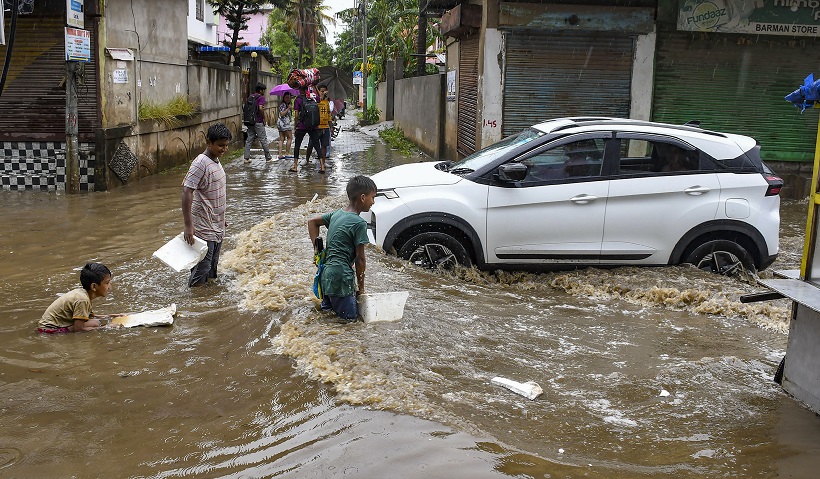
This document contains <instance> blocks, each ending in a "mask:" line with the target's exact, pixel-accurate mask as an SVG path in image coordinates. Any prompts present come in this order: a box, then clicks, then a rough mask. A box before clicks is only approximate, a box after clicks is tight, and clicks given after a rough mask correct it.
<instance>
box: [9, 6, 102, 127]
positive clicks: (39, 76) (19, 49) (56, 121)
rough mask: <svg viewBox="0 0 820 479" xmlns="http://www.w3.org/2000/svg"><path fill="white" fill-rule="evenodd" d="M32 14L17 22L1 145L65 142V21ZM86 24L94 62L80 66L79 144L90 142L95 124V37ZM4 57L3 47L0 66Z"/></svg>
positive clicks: (96, 116)
mask: <svg viewBox="0 0 820 479" xmlns="http://www.w3.org/2000/svg"><path fill="white" fill-rule="evenodd" d="M37 12H38V10H35V15H26V16H21V17H19V19H18V21H17V32H16V36H15V40H14V50H13V51H12V57H11V65H10V69H9V76H8V78H7V79H6V85H5V88H4V90H3V95H2V97H0V141H57V142H64V141H65V137H66V135H65V101H66V92H65V85H64V84H62V82H63V80H64V78H65V70H66V68H65V29H64V28H65V17H64V16H63V17H53V16H37V15H36V14H37ZM90 23H91V22H88V23H87V24H86V29H87V30H90V31H91V56H92V60H93V61H92V62H90V63H87V64H86V65H85V75H84V76H85V78H84V79H85V82H84V85H78V87H77V96H78V128H79V140H80V141H81V142H93V141H94V135H95V132H96V129H97V127H98V125H99V121H98V118H99V113H98V101H97V96H98V95H97V73H96V70H97V62H96V56H97V51H96V38H97V35H96V28H95V26H93V25H91V24H90ZM6 31H7V32H8V31H9V30H8V29H7V30H6ZM5 53H6V50H5V48H4V49H3V50H2V55H0V62H2V61H4V60H5ZM0 64H2V63H0Z"/></svg>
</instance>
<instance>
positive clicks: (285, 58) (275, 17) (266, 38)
mask: <svg viewBox="0 0 820 479" xmlns="http://www.w3.org/2000/svg"><path fill="white" fill-rule="evenodd" d="M259 43H261V44H262V45H264V46H266V47H268V48H270V52H271V54H272V55H274V56H278V57H279V64H278V66H277V67H276V69H277V73H279V74H280V75H281V76H282V79H283V80H284V79H286V78H287V77H288V74H289V73H290V71H291V70H293V69H294V68H296V65H297V61H298V60H297V59H298V57H299V45H298V44H297V41H296V37H294V36H293V34H291V33H290V31H289V30H288V26H287V12H285V10H281V9H274V10H272V11H271V12H270V15H269V16H268V28H267V30H266V31H265V33H264V34H263V35H262V38H261V39H260V40H259Z"/></svg>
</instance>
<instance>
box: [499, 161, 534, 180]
mask: <svg viewBox="0 0 820 479" xmlns="http://www.w3.org/2000/svg"><path fill="white" fill-rule="evenodd" d="M527 169H528V167H527V165H524V164H521V163H505V164H503V165H501V166H499V167H498V179H499V180H501V181H503V182H505V183H512V182H516V181H522V180H523V179H524V178H526V176H527Z"/></svg>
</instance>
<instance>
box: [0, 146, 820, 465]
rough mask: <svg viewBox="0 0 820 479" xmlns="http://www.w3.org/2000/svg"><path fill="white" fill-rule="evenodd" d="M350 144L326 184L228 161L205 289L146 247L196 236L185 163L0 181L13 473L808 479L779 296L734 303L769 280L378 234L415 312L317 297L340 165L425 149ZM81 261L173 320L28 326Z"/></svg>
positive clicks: (5, 426)
mask: <svg viewBox="0 0 820 479" xmlns="http://www.w3.org/2000/svg"><path fill="white" fill-rule="evenodd" d="M342 135H343V136H342V137H341V138H340V141H339V142H338V143H337V147H336V148H337V150H336V152H335V153H334V155H333V166H332V168H330V169H329V171H328V174H327V175H326V176H322V175H319V174H316V173H314V172H313V169H312V168H305V169H304V170H303V171H302V172H301V173H299V174H298V175H293V174H290V173H287V171H286V170H287V165H285V164H282V163H279V162H271V163H269V164H264V162H263V161H261V155H260V156H259V157H257V158H256V159H255V160H254V162H253V163H252V164H251V165H250V166H246V165H243V164H242V161H241V159H240V160H231V161H228V162H226V165H225V169H226V172H227V174H228V183H229V192H228V195H229V203H228V208H229V210H228V220H229V222H230V227H229V235H230V236H229V238H228V239H227V240H226V242H225V245H224V247H223V251H224V254H223V259H222V261H221V265H220V266H221V277H220V278H219V280H218V282H217V284H215V285H212V286H209V287H207V288H201V289H197V290H189V289H188V288H187V287H186V278H187V275H186V274H185V273H175V272H173V271H172V270H171V269H170V268H168V267H167V266H165V265H164V264H162V263H161V262H160V261H158V260H156V259H154V258H152V257H151V254H152V253H153V251H154V250H156V249H157V248H158V247H159V246H161V245H162V244H164V242H165V241H167V240H169V239H170V238H172V237H173V236H175V235H177V234H178V233H179V232H180V231H181V229H182V221H181V214H180V212H179V205H180V183H181V181H182V177H183V176H184V173H185V169H183V168H180V169H176V170H173V171H169V172H166V173H164V174H161V175H157V176H154V177H151V178H147V179H144V180H142V181H139V182H137V183H134V184H131V185H128V186H125V187H123V188H119V189H116V190H113V191H110V192H98V193H89V194H81V195H73V196H69V195H63V194H55V193H32V192H0V197H1V198H2V201H3V204H4V206H5V207H4V208H3V210H2V212H0V222H2V224H3V225H4V227H3V228H2V232H0V286H2V288H3V291H4V293H5V294H4V295H3V299H0V314H2V316H0V322H1V323H0V324H2V325H3V329H4V330H5V334H4V335H3V337H2V340H0V341H2V346H3V347H2V350H1V351H0V417H2V427H0V477H2V478H35V477H36V478H68V477H77V478H87V477H105V478H112V477H123V478H126V477H127V478H177V477H179V478H202V477H233V478H251V477H299V478H328V477H367V478H371V477H396V478H438V477H441V478H444V477H446V478H449V479H462V478H464V479H467V478H483V477H519V478H557V477H561V478H567V477H586V478H646V477H680V478H713V477H744V478H745V477H791V478H813V477H816V474H817V473H816V470H817V468H818V466H820V418H818V417H817V416H816V415H815V414H814V413H812V412H810V411H808V410H806V409H804V408H802V407H801V406H800V405H799V404H797V403H796V402H795V401H794V400H793V399H791V398H790V397H789V396H787V395H786V394H784V393H783V391H782V390H781V389H780V388H779V387H778V386H777V385H776V384H775V383H773V382H772V376H773V374H774V371H775V368H776V366H777V364H778V363H779V361H780V359H781V358H782V357H783V354H784V352H785V346H786V339H787V335H786V333H787V327H788V316H789V303H788V302H786V301H783V300H780V301H773V302H767V303H753V304H742V303H740V302H739V300H738V298H739V296H740V295H742V294H746V293H749V292H754V291H761V290H762V288H760V287H759V286H756V285H755V284H754V283H753V281H739V280H735V279H727V278H722V277H717V276H713V275H708V274H704V273H702V272H700V271H698V270H695V269H694V268H687V267H665V268H618V269H609V270H601V269H587V270H581V271H571V272H554V273H544V274H531V273H515V272H504V273H502V272H478V271H474V270H461V271H457V272H455V273H449V274H441V273H438V274H437V273H431V272H427V271H421V270H418V269H416V268H412V267H409V266H408V265H407V264H406V263H404V262H403V261H400V260H397V259H396V258H394V257H389V256H385V255H384V254H382V253H381V252H379V251H377V250H376V249H375V248H371V249H369V250H368V283H367V288H368V290H369V291H373V292H383V291H396V290H407V291H410V299H409V301H408V304H407V308H406V311H405V317H404V319H403V320H402V321H400V322H396V323H373V324H369V325H365V324H362V323H356V324H353V325H344V326H343V325H338V324H335V323H333V322H332V321H331V320H330V318H328V316H326V315H325V314H323V313H320V312H318V311H317V310H316V301H315V300H314V299H313V297H312V293H311V291H310V284H311V281H312V275H313V272H314V266H313V264H312V251H311V248H310V244H309V240H308V237H307V228H306V226H305V224H306V221H307V219H308V218H309V217H311V216H313V215H315V214H318V213H322V212H325V211H327V210H329V209H331V208H335V207H336V206H338V205H341V204H342V202H343V200H342V196H341V195H342V194H343V189H344V185H345V183H346V180H347V179H348V178H349V177H350V176H352V175H355V174H360V173H364V174H368V173H374V172H376V171H379V170H381V169H384V168H387V167H389V166H392V165H395V164H399V163H404V162H408V161H419V160H420V159H422V158H421V157H419V156H418V155H411V156H407V155H402V154H400V153H398V152H396V151H391V150H390V149H389V148H386V147H385V146H384V145H383V144H381V143H380V142H379V141H376V140H374V139H373V138H371V137H369V136H366V135H363V134H361V133H358V132H354V131H345V132H343V133H342ZM314 195H318V196H317V199H316V200H315V201H310V200H311V199H312V198H313V197H314ZM805 214H806V206H805V202H798V201H794V202H789V201H786V202H784V204H783V207H782V218H783V226H782V228H781V232H782V233H781V249H782V252H781V256H780V259H779V260H778V262H777V263H776V264H775V266H774V268H779V269H792V268H796V267H797V265H798V264H799V261H800V250H801V247H802V244H801V242H802V234H803V231H802V229H803V227H804V224H805ZM91 260H94V261H100V262H103V263H105V264H107V265H108V266H109V267H110V268H111V269H112V271H113V273H114V281H113V289H112V293H111V294H110V295H109V297H108V298H104V299H100V300H98V301H96V302H95V305H94V309H95V311H96V312H98V313H111V312H125V311H141V310H147V309H155V308H160V307H164V306H167V305H169V304H171V303H175V304H176V305H177V308H178V314H177V317H176V320H175V323H174V325H173V326H171V327H160V328H133V329H117V330H113V329H112V330H104V331H96V332H93V333H88V334H68V335H38V334H36V333H35V332H34V328H35V325H36V321H37V319H38V318H39V317H40V315H41V314H42V312H43V311H44V310H45V308H46V307H47V306H48V305H49V304H50V303H51V301H53V300H54V298H56V296H57V295H58V294H59V293H62V292H65V291H67V290H69V289H72V288H74V287H76V286H77V285H78V276H79V268H80V267H81V266H82V265H83V264H84V263H85V262H87V261H91ZM769 274H770V273H769ZM495 376H502V377H507V378H510V379H514V380H517V381H522V382H523V381H535V382H537V383H538V384H539V385H540V386H541V387H542V388H543V389H544V394H543V395H542V396H540V397H539V398H538V399H536V400H534V401H530V400H528V399H526V398H523V397H521V396H518V395H515V394H513V393H511V392H509V391H507V390H505V389H501V388H498V387H496V386H493V385H492V384H491V383H490V380H491V379H492V378H493V377H495Z"/></svg>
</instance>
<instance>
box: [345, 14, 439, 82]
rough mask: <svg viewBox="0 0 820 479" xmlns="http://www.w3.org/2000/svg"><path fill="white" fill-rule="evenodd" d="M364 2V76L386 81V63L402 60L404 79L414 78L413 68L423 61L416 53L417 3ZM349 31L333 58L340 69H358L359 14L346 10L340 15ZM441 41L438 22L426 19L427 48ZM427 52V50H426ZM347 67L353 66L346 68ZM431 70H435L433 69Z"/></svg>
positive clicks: (359, 65) (360, 37)
mask: <svg viewBox="0 0 820 479" xmlns="http://www.w3.org/2000/svg"><path fill="white" fill-rule="evenodd" d="M362 1H365V2H367V5H366V11H367V57H368V58H367V72H368V75H372V76H374V77H375V79H376V81H383V80H384V79H385V76H386V75H385V70H386V65H387V61H388V60H392V59H396V60H401V61H402V62H403V64H404V76H406V77H409V76H413V75H415V72H416V64H417V62H418V61H424V60H425V59H424V58H418V57H417V56H415V55H414V54H415V53H416V48H415V46H416V41H417V38H418V34H417V33H418V12H419V9H418V0H362ZM338 16H339V18H340V19H342V20H343V21H345V22H346V23H347V25H348V28H347V29H346V30H345V31H344V32H342V33H341V34H340V35H339V39H338V41H337V43H336V56H337V62H338V66H339V67H340V68H350V69H351V70H358V69H360V68H361V60H355V59H357V58H358V59H360V58H361V55H362V25H361V12H360V11H358V10H357V9H348V10H344V11H342V12H340V13H339V15H338ZM440 38H441V34H440V32H439V30H438V20H437V19H431V18H428V24H427V45H425V47H430V46H432V45H433V44H435V42H436V40H438V39H440ZM425 49H426V48H425ZM350 64H353V65H351V66H349V65H350ZM431 70H435V68H432V69H431Z"/></svg>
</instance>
